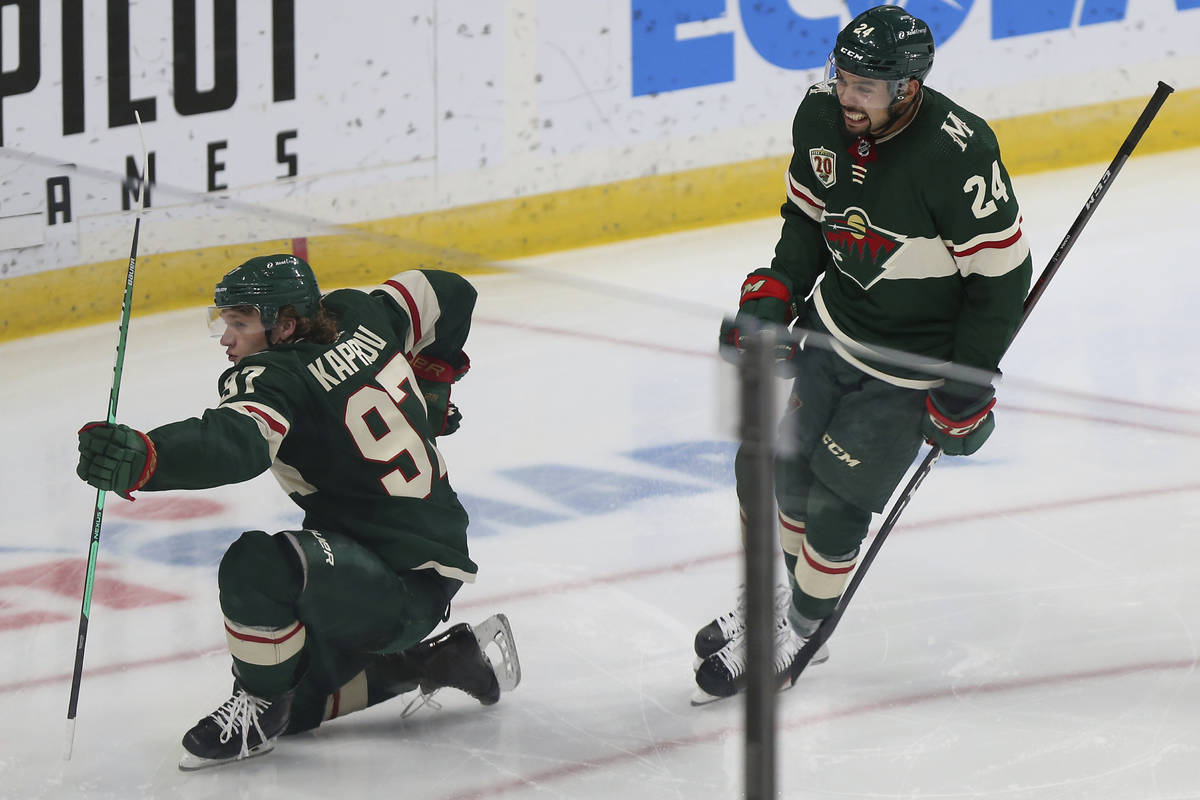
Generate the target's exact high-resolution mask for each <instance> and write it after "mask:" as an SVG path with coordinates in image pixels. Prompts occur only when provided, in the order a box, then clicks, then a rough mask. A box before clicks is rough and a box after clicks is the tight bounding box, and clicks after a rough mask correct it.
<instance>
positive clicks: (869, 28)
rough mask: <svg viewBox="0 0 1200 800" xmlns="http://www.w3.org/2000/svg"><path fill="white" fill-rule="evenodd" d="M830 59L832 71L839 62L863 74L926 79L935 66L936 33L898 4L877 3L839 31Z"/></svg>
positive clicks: (899, 79) (844, 68)
mask: <svg viewBox="0 0 1200 800" xmlns="http://www.w3.org/2000/svg"><path fill="white" fill-rule="evenodd" d="M830 62H831V63H830V70H829V71H830V72H831V73H832V72H833V67H835V66H836V67H837V69H840V70H842V71H844V72H849V73H851V74H852V75H858V76H861V77H863V78H875V79H878V80H885V81H895V82H903V81H907V80H909V79H910V78H914V79H916V80H918V81H920V82H921V83H924V82H925V76H927V75H928V74H929V71H930V70H931V69H933V34H932V33H931V32H930V30H929V26H928V25H927V24H926V23H925V22H924V21H923V20H920V19H917V18H916V17H914V16H912V15H911V14H909V13H908V12H906V11H905V10H904V9H902V8H900V7H899V6H876V7H874V8H870V9H867V10H866V11H864V12H863V13H861V14H859V15H858V16H857V17H855V18H854V19H853V20H851V21H850V24H849V25H847V26H846V27H845V28H843V29H842V32H841V33H839V34H838V35H837V39H836V40H835V42H834V45H833V54H832V55H831V56H830ZM831 77H832V76H831Z"/></svg>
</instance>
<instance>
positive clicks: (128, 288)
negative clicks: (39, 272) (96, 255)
mask: <svg viewBox="0 0 1200 800" xmlns="http://www.w3.org/2000/svg"><path fill="white" fill-rule="evenodd" d="M134 118H135V119H136V120H137V126H138V136H139V137H141V135H142V120H141V116H140V115H139V114H138V113H137V112H136V111H135V112H134ZM146 177H147V176H146V141H145V138H142V173H141V177H140V178H139V179H138V195H137V209H136V211H135V216H134V220H133V244H131V245H130V248H129V268H128V270H127V271H126V273H125V294H124V295H123V297H122V299H121V325H120V331H119V335H118V337H117V354H116V359H115V361H114V362H113V379H112V386H111V387H110V389H109V392H108V415H107V417H106V420H107V422H108V424H109V425H112V424H113V423H114V422H116V419H117V398H118V396H119V395H120V393H121V373H122V371H123V369H124V367H125V342H126V339H127V338H128V336H129V315H130V312H131V311H132V310H133V278H134V274H135V272H136V269H137V251H138V234H139V233H140V232H141V227H142V211H143V210H144V207H143V202H144V200H145V197H146ZM104 497H105V492H104V490H103V489H97V490H96V506H95V510H94V512H93V513H92V534H91V542H90V545H89V547H88V560H87V570H86V572H85V574H84V580H83V601H82V603H81V606H80V609H79V632H78V634H77V636H76V638H75V667H74V669H73V671H72V672H71V696H70V699H69V700H68V701H67V749H66V752H65V753H64V754H63V757H64V758H68V759H69V758H70V757H71V751H72V750H73V749H74V744H75V714H76V712H77V711H78V709H79V684H80V681H81V680H82V678H83V654H84V650H85V648H86V647H87V632H88V619H89V617H90V616H91V610H92V586H93V584H94V582H95V580H96V560H97V557H98V555H99V550H100V528H101V526H102V524H103V522H104Z"/></svg>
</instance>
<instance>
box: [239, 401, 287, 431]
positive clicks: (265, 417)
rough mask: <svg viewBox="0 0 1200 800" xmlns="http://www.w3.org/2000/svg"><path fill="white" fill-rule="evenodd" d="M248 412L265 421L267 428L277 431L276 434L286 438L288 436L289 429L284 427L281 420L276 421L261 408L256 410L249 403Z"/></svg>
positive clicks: (247, 405)
mask: <svg viewBox="0 0 1200 800" xmlns="http://www.w3.org/2000/svg"><path fill="white" fill-rule="evenodd" d="M246 410H247V411H253V412H254V413H255V414H257V415H258V416H260V417H262V419H263V421H264V422H266V423H267V427H268V428H270V429H271V430H273V431H275V432H276V433H278V434H279V435H280V436H284V435H286V434H287V428H285V427H283V425H281V424H280V422H279V420H277V419H275V418H274V417H272V416H271V415H270V414H268V413H267V412H265V411H263V410H262V409H261V408H255V407H254V406H252V405H250V404H249V403H247V404H246Z"/></svg>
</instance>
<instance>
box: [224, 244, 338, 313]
mask: <svg viewBox="0 0 1200 800" xmlns="http://www.w3.org/2000/svg"><path fill="white" fill-rule="evenodd" d="M213 302H214V303H215V304H216V307H217V309H222V308H230V307H233V306H253V307H254V308H257V309H258V313H259V316H260V317H261V318H262V324H263V327H264V328H270V327H271V326H273V325H274V324H275V319H276V317H277V316H278V314H279V309H281V308H283V307H284V306H287V305H291V306H294V307H295V309H296V314H297V316H300V317H311V316H313V315H314V314H316V313H317V310H318V309H319V308H320V306H321V290H320V287H318V286H317V276H316V275H314V274H313V271H312V267H310V266H309V265H308V263H307V262H305V260H304V259H302V258H298V257H296V256H293V255H288V254H286V253H280V254H276V255H270V256H255V257H254V258H252V259H250V260H249V261H247V262H246V263H244V264H242V265H241V266H240V267H234V268H233V269H231V270H229V272H227V273H225V277H223V278H221V280H220V281H218V282H217V286H216V288H215V289H214V290H213Z"/></svg>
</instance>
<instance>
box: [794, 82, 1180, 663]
mask: <svg viewBox="0 0 1200 800" xmlns="http://www.w3.org/2000/svg"><path fill="white" fill-rule="evenodd" d="M1173 91H1175V89H1174V88H1173V87H1171V86H1168V85H1167V84H1165V83H1163V82H1162V81H1159V82H1158V88H1157V89H1156V90H1155V92H1154V95H1153V96H1152V97H1151V98H1150V101H1149V102H1148V103H1147V104H1146V108H1145V109H1144V110H1143V111H1142V114H1141V116H1140V117H1138V119H1137V122H1135V123H1134V124H1133V129H1132V130H1131V131H1130V132H1129V135H1128V136H1127V137H1125V142H1124V143H1123V144H1122V145H1121V147H1120V148H1119V149H1118V150H1117V156H1116V158H1114V159H1113V161H1112V163H1111V164H1109V165H1108V169H1106V170H1105V171H1104V174H1103V175H1102V176H1101V177H1100V182H1099V183H1098V184H1097V185H1096V188H1095V189H1094V190H1093V191H1092V194H1091V196H1090V197H1088V199H1087V202H1086V203H1084V205H1083V209H1082V210H1081V211H1080V212H1079V216H1077V217H1076V218H1075V222H1074V223H1072V225H1071V227H1070V228H1069V229H1068V230H1067V235H1066V236H1064V237H1063V240H1062V243H1061V244H1059V246H1058V249H1057V250H1055V251H1054V255H1053V256H1051V257H1050V262H1049V263H1048V264H1047V265H1046V268H1045V269H1044V270H1042V274H1041V275H1040V276H1039V277H1038V279H1037V282H1036V283H1034V285H1033V288H1032V289H1030V291H1029V295H1028V296H1027V297H1026V298H1025V304H1024V307H1023V309H1022V313H1021V320H1020V322H1019V323H1018V324H1017V331H1020V330H1021V328H1022V327H1023V326H1024V325H1025V321H1026V320H1028V319H1029V315H1030V313H1032V311H1033V307H1034V306H1036V305H1037V303H1038V301H1039V300H1040V299H1041V298H1042V294H1044V293H1045V291H1046V286H1047V285H1048V284H1049V283H1050V279H1051V278H1053V277H1054V274H1055V273H1056V272H1058V268H1059V267H1060V266H1062V262H1063V259H1065V258H1066V257H1067V253H1069V252H1070V251H1071V248H1072V247H1074V246H1075V241H1076V240H1077V239H1078V238H1079V235H1080V233H1082V231H1083V228H1084V226H1085V225H1087V223H1088V220H1089V219H1091V218H1092V214H1094V213H1095V211H1096V207H1097V206H1099V205H1100V200H1101V199H1103V197H1104V195H1105V194H1107V193H1108V189H1109V187H1110V186H1111V185H1112V182H1113V181H1114V180H1115V179H1116V177H1117V173H1119V172H1120V171H1121V168H1122V167H1123V166H1125V162H1126V161H1128V160H1129V156H1130V155H1131V154H1132V153H1133V149H1134V148H1135V147H1137V144H1138V142H1139V141H1141V139H1142V136H1143V135H1144V134H1145V133H1146V129H1147V128H1149V127H1150V123H1151V122H1152V121H1153V120H1154V117H1155V116H1156V115H1157V114H1158V111H1159V109H1161V108H1162V105H1163V103H1165V102H1166V100H1167V95H1169V94H1171V92H1173ZM1013 336H1016V332H1014V333H1013ZM941 455H942V448H940V447H938V446H937V445H934V446H933V447H932V448H930V450H929V453H928V454H927V455H926V456H925V460H924V461H922V462H921V465H920V466H919V467H917V470H916V472H914V473H913V475H912V477H911V478H909V480H908V483H907V484H906V485H905V487H904V491H903V492H901V493H900V497H898V498H897V499H896V502H895V504H894V505H893V506H892V509H891V511H889V512H888V515H887V517H886V518H885V519H884V521H883V524H882V525H881V526H880V527H879V532H878V533H876V534H875V537H874V539H872V540H871V545H870V547H868V548H867V551H866V553H864V554H863V557H862V559H861V560H860V561H859V564H858V569H857V570H855V572H854V576H853V577H852V578H851V579H850V582H849V583H848V584H847V585H846V590H845V591H844V592H843V593H842V596H841V598H840V599H839V600H838V604H837V606H836V607H835V608H834V610H833V613H832V614H830V615H829V616H828V617H826V618H825V619H823V620H822V621H821V624H820V625H819V626H817V630H816V631H815V632H814V633H813V635H812V636H811V637H809V639H808V641H807V642H805V643H804V647H802V648H801V649H800V652H799V653H798V654H797V655H796V660H795V662H793V664H792V680H793V681H794V680H796V679H797V678H799V677H800V674H801V673H802V672H804V669H805V668H806V667H807V666H808V663H809V661H811V660H812V657H813V655H814V654H815V653H816V652H817V650H819V649H820V648H821V645H823V644H825V642H827V641H828V640H829V637H830V636H832V635H833V631H834V629H835V628H837V626H838V622H839V621H840V620H841V618H842V615H843V614H844V613H846V606H848V605H849V604H850V600H851V599H852V598H853V597H854V593H855V592H856V591H858V587H859V585H860V584H861V583H862V581H863V578H864V576H865V575H866V574H867V569H868V568H870V566H871V563H872V562H873V561H874V560H875V556H876V555H877V554H878V553H879V549H880V548H881V547H883V542H884V540H886V539H887V537H888V534H889V533H891V532H892V528H894V527H895V525H896V521H897V520H898V519H899V518H900V514H901V512H903V511H904V508H905V507H906V506H907V505H908V502H909V500H911V499H912V496H913V493H914V492H916V491H917V487H918V486H920V485H921V482H922V481H924V480H925V476H926V475H928V474H929V471H930V470H932V469H933V465H934V464H935V463H937V460H938V458H939V457H940V456H941Z"/></svg>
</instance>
